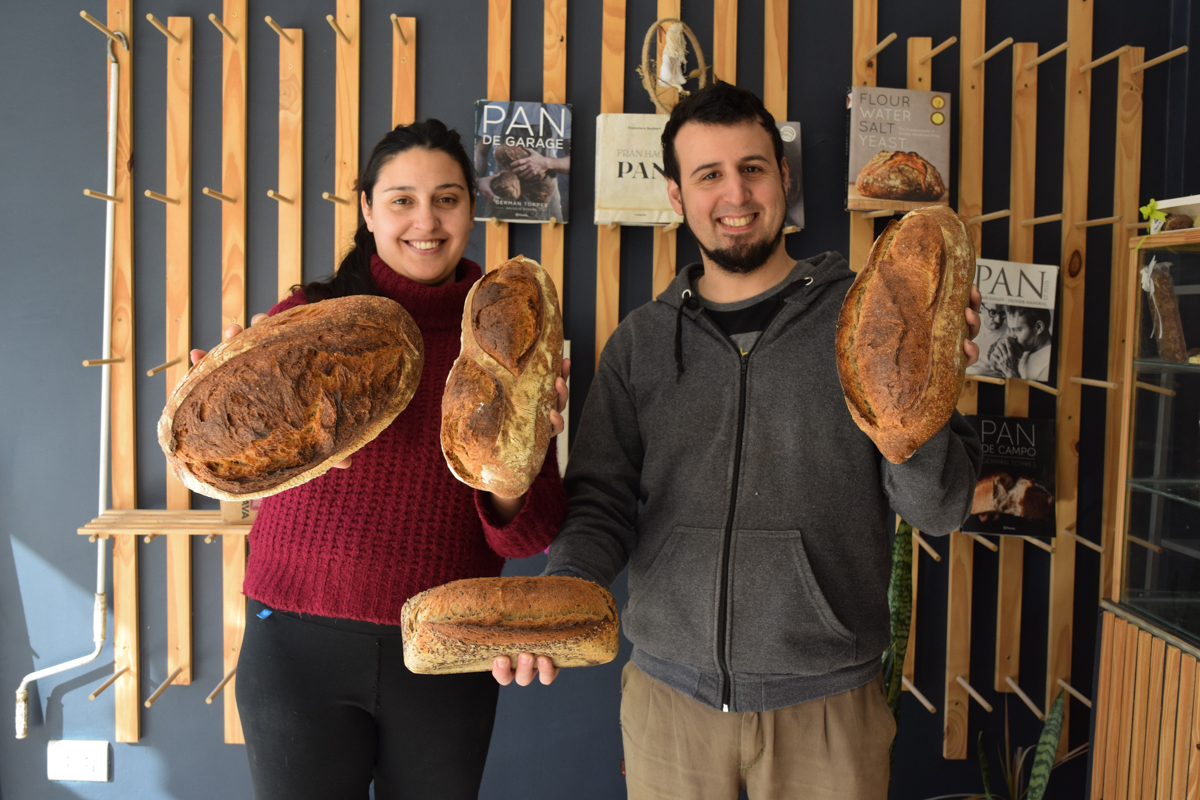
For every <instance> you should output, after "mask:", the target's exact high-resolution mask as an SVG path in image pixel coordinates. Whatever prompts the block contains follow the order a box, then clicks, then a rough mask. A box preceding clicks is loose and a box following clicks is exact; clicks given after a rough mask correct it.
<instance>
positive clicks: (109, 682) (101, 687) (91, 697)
mask: <svg viewBox="0 0 1200 800" xmlns="http://www.w3.org/2000/svg"><path fill="white" fill-rule="evenodd" d="M94 535H95V534H93V536H94ZM126 672H129V665H125V666H124V667H121V668H120V669H119V670H117V671H116V672H114V673H113V674H112V677H110V678H109V679H108V680H106V681H105V682H104V683H102V684H100V685H99V686H97V687H96V691H94V692H92V693H91V694H89V695H88V700H95V699H96V698H97V697H99V696H100V693H101V692H103V691H104V690H105V689H107V688H108V687H110V686H112V685H113V684H114V683H116V682H117V678H119V677H121V676H122V675H124V674H125V673H126Z"/></svg>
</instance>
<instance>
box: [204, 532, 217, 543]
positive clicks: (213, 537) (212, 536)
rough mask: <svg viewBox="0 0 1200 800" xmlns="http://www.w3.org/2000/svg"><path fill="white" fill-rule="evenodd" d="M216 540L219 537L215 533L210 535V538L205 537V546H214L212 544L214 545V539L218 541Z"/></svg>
mask: <svg viewBox="0 0 1200 800" xmlns="http://www.w3.org/2000/svg"><path fill="white" fill-rule="evenodd" d="M216 538H217V535H216V534H215V533H210V534H209V535H208V536H205V537H204V543H205V544H212V543H213V540H214V539H216Z"/></svg>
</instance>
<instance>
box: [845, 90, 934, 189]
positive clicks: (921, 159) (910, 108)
mask: <svg viewBox="0 0 1200 800" xmlns="http://www.w3.org/2000/svg"><path fill="white" fill-rule="evenodd" d="M846 110H847V112H848V118H849V122H848V125H849V131H848V138H847V141H846V162H847V182H846V208H847V209H848V210H851V211H855V210H857V211H873V210H879V209H885V208H890V209H895V210H896V211H911V210H912V209H914V208H920V207H922V206H929V205H939V204H940V205H948V204H949V202H950V191H949V187H950V177H951V176H950V95H949V93H947V92H925V91H919V90H915V89H888V88H880V87H874V86H855V87H853V88H851V89H850V93H849V94H848V95H847V96H846Z"/></svg>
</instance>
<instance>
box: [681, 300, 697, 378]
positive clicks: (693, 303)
mask: <svg viewBox="0 0 1200 800" xmlns="http://www.w3.org/2000/svg"><path fill="white" fill-rule="evenodd" d="M699 307H700V301H699V300H697V299H696V296H695V295H694V294H692V290H691V289H684V290H683V294H682V295H680V303H679V308H678V309H677V310H676V311H675V379H676V380H678V379H679V376H680V375H682V374H683V310H684V309H685V308H699Z"/></svg>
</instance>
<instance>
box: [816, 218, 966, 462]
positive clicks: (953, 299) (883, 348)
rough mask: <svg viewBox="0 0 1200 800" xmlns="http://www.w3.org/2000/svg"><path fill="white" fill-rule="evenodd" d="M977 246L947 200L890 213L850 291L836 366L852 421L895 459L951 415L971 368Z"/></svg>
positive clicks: (842, 316) (841, 319) (842, 317)
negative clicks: (967, 348)
mask: <svg viewBox="0 0 1200 800" xmlns="http://www.w3.org/2000/svg"><path fill="white" fill-rule="evenodd" d="M974 277H975V251H974V248H973V247H972V244H971V239H970V237H969V236H968V234H967V228H966V225H964V224H963V221H962V219H961V218H960V217H959V216H958V215H957V214H955V213H954V212H953V211H951V210H950V209H949V208H947V207H945V206H932V207H929V208H919V209H917V210H915V211H912V212H910V213H908V214H906V215H905V216H904V217H903V218H902V219H901V220H900V221H899V222H896V221H892V222H891V223H889V224H888V227H887V230H885V231H884V232H883V234H882V235H881V236H880V237H879V238H878V239H876V240H875V244H874V246H873V247H872V248H871V254H870V256H869V257H868V259H867V263H866V265H865V266H864V267H863V269H862V271H861V272H859V273H858V277H857V278H856V279H855V281H854V285H853V286H851V287H850V291H849V292H847V293H846V299H845V301H844V302H843V304H842V310H841V314H840V316H839V317H838V325H837V365H838V377H839V378H840V380H841V384H842V391H843V393H844V394H845V396H846V405H847V407H848V408H849V409H850V414H851V416H853V417H854V421H855V422H856V423H857V424H858V426H859V428H861V429H862V430H863V431H864V432H865V433H866V434H867V435H868V436H870V437H871V439H872V440H873V441H874V442H875V445H876V446H877V447H878V448H879V451H880V452H881V453H883V455H884V457H885V458H887V460H888V461H891V462H892V463H894V464H899V463H902V462H904V461H906V460H908V458H909V456H911V455H912V454H913V453H914V452H915V451H916V449H917V448H918V447H920V446H921V445H922V444H924V443H925V442H927V441H928V440H929V439H930V437H932V436H933V435H934V434H935V433H937V432H938V431H939V430H941V428H942V426H943V425H945V424H946V422H947V421H948V420H949V419H950V415H951V414H952V413H953V411H954V407H955V405H956V404H957V403H958V396H959V394H960V393H961V392H962V387H963V382H964V379H965V376H966V369H967V356H966V353H964V352H963V347H962V343H963V340H964V339H966V338H967V333H968V327H967V321H966V317H965V315H964V313H963V312H964V310H965V309H966V307H967V304H968V302H969V301H970V293H971V282H972V280H974Z"/></svg>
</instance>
